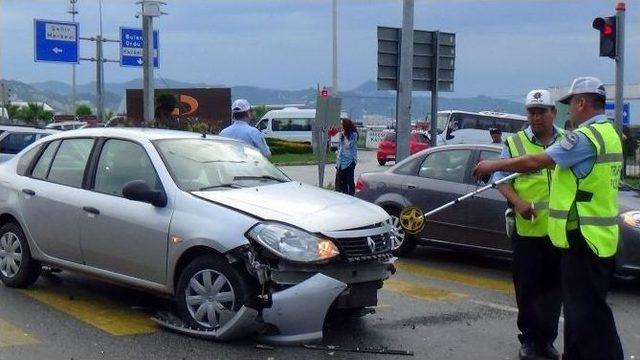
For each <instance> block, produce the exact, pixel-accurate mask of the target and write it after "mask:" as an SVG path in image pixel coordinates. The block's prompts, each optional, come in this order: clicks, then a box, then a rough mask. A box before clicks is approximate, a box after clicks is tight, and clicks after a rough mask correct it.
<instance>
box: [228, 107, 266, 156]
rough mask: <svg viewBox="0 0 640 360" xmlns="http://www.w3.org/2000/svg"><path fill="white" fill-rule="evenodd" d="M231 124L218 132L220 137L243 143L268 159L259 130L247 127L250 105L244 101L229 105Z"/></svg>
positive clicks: (264, 143)
mask: <svg viewBox="0 0 640 360" xmlns="http://www.w3.org/2000/svg"><path fill="white" fill-rule="evenodd" d="M231 113H232V114H233V122H232V123H231V125H229V126H227V127H226V128H224V129H222V131H220V136H225V137H228V138H232V139H236V140H241V141H244V142H245V143H247V144H249V145H251V146H253V147H255V148H256V149H258V150H260V152H261V153H262V155H264V156H266V157H269V156H271V151H270V150H269V146H267V142H266V141H265V139H264V136H263V135H262V133H261V132H260V130H258V129H256V128H255V127H253V126H251V125H249V121H251V105H250V104H249V102H248V101H247V100H245V99H238V100H236V101H234V102H233V104H232V105H231Z"/></svg>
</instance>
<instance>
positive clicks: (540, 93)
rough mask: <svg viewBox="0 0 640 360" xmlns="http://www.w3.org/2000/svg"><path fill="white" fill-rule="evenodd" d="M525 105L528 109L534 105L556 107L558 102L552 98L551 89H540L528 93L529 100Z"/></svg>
mask: <svg viewBox="0 0 640 360" xmlns="http://www.w3.org/2000/svg"><path fill="white" fill-rule="evenodd" d="M524 106H525V107H526V108H527V109H529V108H534V107H543V108H548V107H555V106H556V104H555V103H554V102H553V99H551V93H550V92H549V90H544V89H538V90H531V91H530V92H529V94H527V100H526V102H525V104H524Z"/></svg>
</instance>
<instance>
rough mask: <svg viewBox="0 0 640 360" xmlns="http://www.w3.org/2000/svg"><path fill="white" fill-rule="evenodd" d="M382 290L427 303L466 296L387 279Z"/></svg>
mask: <svg viewBox="0 0 640 360" xmlns="http://www.w3.org/2000/svg"><path fill="white" fill-rule="evenodd" d="M382 289H383V290H388V291H393V292H396V293H400V294H402V295H406V296H410V297H413V298H416V299H420V300H429V301H445V300H455V299H460V298H463V297H466V296H467V295H464V294H459V293H454V292H451V291H447V290H443V289H438V288H433V287H426V286H420V285H416V284H414V283H410V282H406V281H402V280H397V279H389V280H387V281H385V282H384V286H383V287H382Z"/></svg>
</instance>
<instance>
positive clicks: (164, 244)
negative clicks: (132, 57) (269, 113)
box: [0, 128, 394, 343]
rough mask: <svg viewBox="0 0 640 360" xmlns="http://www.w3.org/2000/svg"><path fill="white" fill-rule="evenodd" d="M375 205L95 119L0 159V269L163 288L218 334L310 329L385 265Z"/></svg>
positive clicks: (241, 147)
mask: <svg viewBox="0 0 640 360" xmlns="http://www.w3.org/2000/svg"><path fill="white" fill-rule="evenodd" d="M393 241H394V237H393V232H392V230H391V226H390V219H389V216H388V215H387V213H386V212H385V211H384V210H382V209H381V208H380V207H378V206H377V205H373V204H370V203H367V202H365V201H362V200H360V199H356V198H354V197H350V196H346V195H343V194H340V193H336V192H332V191H328V190H324V189H321V188H317V187H313V186H307V185H303V184H301V183H298V182H293V181H291V180H290V179H288V178H287V177H286V176H285V175H284V174H283V173H282V172H281V171H280V170H278V169H277V168H276V167H274V166H273V165H272V164H271V163H270V162H269V161H268V160H267V159H266V158H264V157H263V156H262V155H261V154H260V153H259V152H258V151H257V150H256V149H254V148H252V147H250V146H247V145H245V144H243V143H241V142H238V141H235V140H230V139H225V138H221V137H215V136H205V135H199V134H194V133H186V132H177V131H168V130H155V129H118V128H95V129H82V130H72V131H69V132H65V133H60V134H57V135H53V136H50V137H47V138H46V140H43V141H39V142H37V143H35V144H33V145H32V146H30V147H29V148H27V149H25V151H24V152H22V153H21V154H19V155H18V156H17V157H16V158H14V159H12V160H11V161H9V162H7V163H5V164H3V165H0V280H1V281H2V282H3V283H4V284H5V285H7V286H11V287H23V286H28V285H30V284H32V283H33V282H34V281H36V279H37V277H38V275H39V273H40V270H41V266H42V264H48V265H52V266H55V267H60V268H64V269H69V270H75V271H79V272H83V273H87V274H91V275H94V276H98V277H101V278H104V279H108V280H111V281H116V282H120V283H122V284H127V285H129V286H134V287H136V288H139V289H145V290H149V291H153V292H156V293H160V294H164V295H168V296H173V297H174V299H175V302H176V304H177V311H178V313H179V314H178V315H179V317H180V318H181V319H182V320H183V321H184V323H185V325H186V326H188V327H189V328H192V329H197V330H198V331H207V332H209V333H210V334H212V335H213V337H215V338H217V339H223V340H224V339H229V338H232V337H238V336H242V335H246V334H248V333H251V332H254V331H259V332H261V333H263V335H264V336H266V339H267V340H270V341H272V342H276V343H300V342H308V341H314V340H319V339H321V338H322V326H323V322H324V318H325V315H326V313H327V311H328V310H329V309H330V308H333V309H343V310H349V311H356V312H357V311H361V310H362V309H364V308H365V307H369V306H374V305H376V304H377V290H378V289H380V288H381V287H382V285H383V281H384V280H385V279H387V278H388V277H389V276H390V274H391V273H392V272H393V271H394V268H393V259H394V258H393V257H392V255H391V254H390V249H391V246H392V245H391V244H392V243H393Z"/></svg>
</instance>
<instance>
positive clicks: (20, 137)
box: [0, 133, 36, 154]
mask: <svg viewBox="0 0 640 360" xmlns="http://www.w3.org/2000/svg"><path fill="white" fill-rule="evenodd" d="M34 141H36V134H34V133H22V134H21V133H13V134H9V135H7V137H5V138H4V139H2V142H0V152H1V153H3V154H17V153H19V152H20V151H22V149H24V148H26V147H27V146H29V145H31V143H32V142H34Z"/></svg>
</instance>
